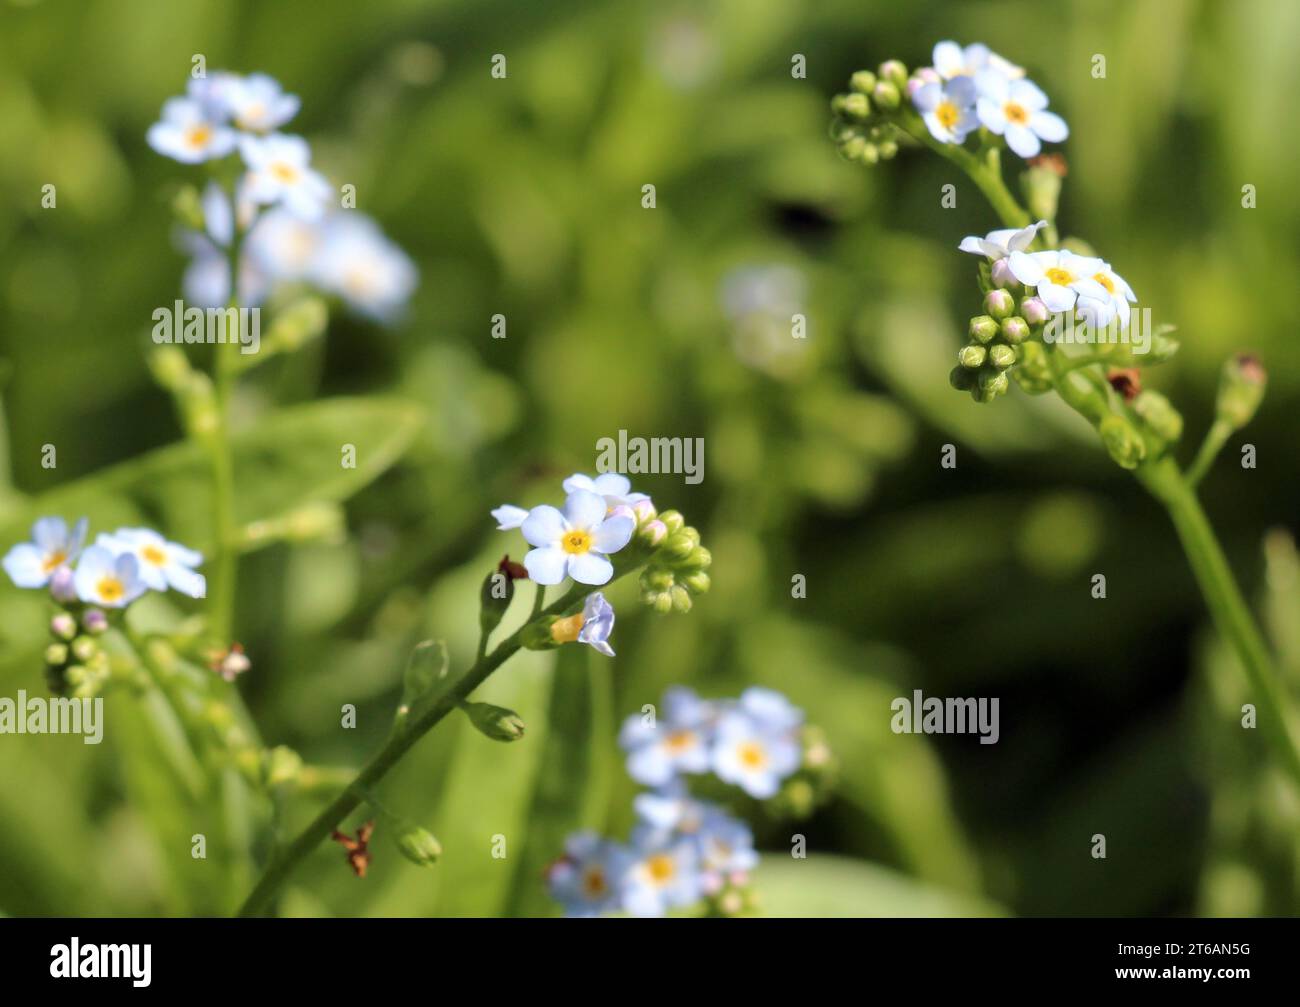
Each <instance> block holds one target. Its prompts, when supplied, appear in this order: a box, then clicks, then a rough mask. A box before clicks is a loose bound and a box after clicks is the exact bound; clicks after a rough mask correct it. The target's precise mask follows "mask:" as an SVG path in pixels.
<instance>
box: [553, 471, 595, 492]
mask: <svg viewBox="0 0 1300 1007" xmlns="http://www.w3.org/2000/svg"><path fill="white" fill-rule="evenodd" d="M560 488H561V489H563V490H564V492H565V493H575V492H577V491H578V490H586V491H587V492H588V493H595V492H596V482H595V480H594V479H592V478H591V476H589V475H585V474H583V473H582V472H575V473H573V475H571V476H569V478H568V479H566V480H564V482H562V483H561V484H560Z"/></svg>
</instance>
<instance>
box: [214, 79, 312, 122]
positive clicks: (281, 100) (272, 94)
mask: <svg viewBox="0 0 1300 1007" xmlns="http://www.w3.org/2000/svg"><path fill="white" fill-rule="evenodd" d="M224 104H225V105H226V107H227V108H228V109H229V110H230V118H231V119H232V120H233V121H234V124H235V125H236V126H238V127H239V128H240V129H245V130H248V131H249V132H252V133H269V132H270V131H271V130H273V129H279V128H280V127H281V126H283V125H284V124H285V123H286V122H288V121H289V120H290V119H292V118H293V117H294V116H295V115H297V114H298V108H299V106H300V105H301V104H302V102H301V101H300V100H299V98H298V96H297V95H296V94H285V93H284V89H283V88H282V87H281V86H280V82H279V81H278V80H276V79H275V78H274V77H270V76H268V75H267V74H264V73H251V74H249V75H248V76H247V77H242V78H239V79H237V80H236V81H235V82H234V83H233V84H232V85H231V86H230V89H229V91H228V93H227V94H225V95H224Z"/></svg>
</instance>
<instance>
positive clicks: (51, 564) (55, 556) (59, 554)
mask: <svg viewBox="0 0 1300 1007" xmlns="http://www.w3.org/2000/svg"><path fill="white" fill-rule="evenodd" d="M67 558H68V554H67V552H66V551H65V550H63V549H55V550H54V552H52V553H50V554H49V555H48V556H46V557H45V562H44V563H43V564H42V565H41V566H42V569H43V570H44V571H45V572H46V573H49V572H50V571H51V570H57V569H58V568H59V567H61V566H63V561H64V560H66V559H67Z"/></svg>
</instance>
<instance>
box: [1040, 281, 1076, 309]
mask: <svg viewBox="0 0 1300 1007" xmlns="http://www.w3.org/2000/svg"><path fill="white" fill-rule="evenodd" d="M1038 297H1039V300H1041V301H1042V302H1043V303H1044V304H1046V305H1047V310H1048V311H1069V310H1070V309H1071V308H1072V307H1074V302H1075V298H1076V295H1075V293H1074V291H1073V290H1071V289H1070V288H1069V287H1063V286H1061V285H1060V284H1059V283H1040V284H1039V285H1038Z"/></svg>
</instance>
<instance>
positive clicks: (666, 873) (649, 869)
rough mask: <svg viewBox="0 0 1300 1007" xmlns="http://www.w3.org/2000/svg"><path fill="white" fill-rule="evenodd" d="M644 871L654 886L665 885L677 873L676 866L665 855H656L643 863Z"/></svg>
mask: <svg viewBox="0 0 1300 1007" xmlns="http://www.w3.org/2000/svg"><path fill="white" fill-rule="evenodd" d="M645 869H646V873H647V874H649V875H650V880H651V881H653V882H654V883H655V884H656V885H666V884H668V882H669V881H671V880H672V879H673V875H674V874H676V873H677V864H676V863H675V862H674V860H673V858H672V857H671V856H669V855H668V854H667V853H656V854H655V855H654V856H653V857H651V858H650V859H648V860H647V861H646V862H645Z"/></svg>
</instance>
